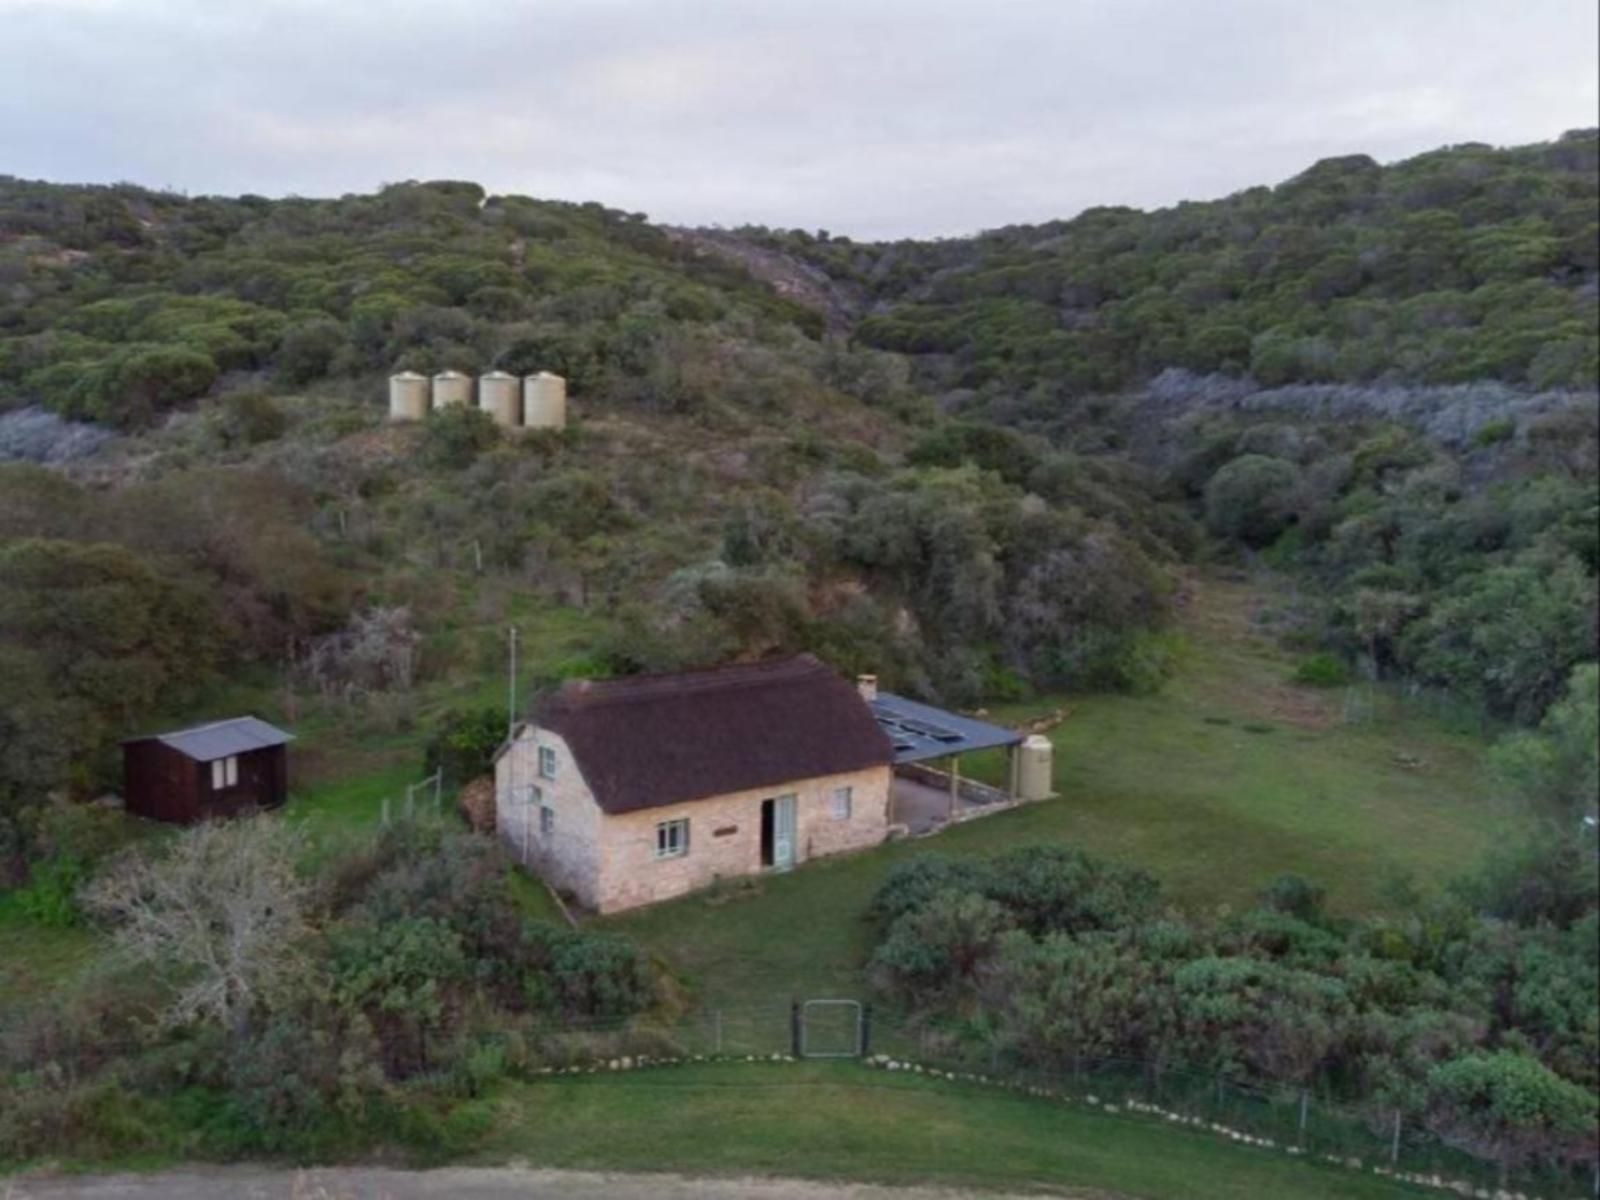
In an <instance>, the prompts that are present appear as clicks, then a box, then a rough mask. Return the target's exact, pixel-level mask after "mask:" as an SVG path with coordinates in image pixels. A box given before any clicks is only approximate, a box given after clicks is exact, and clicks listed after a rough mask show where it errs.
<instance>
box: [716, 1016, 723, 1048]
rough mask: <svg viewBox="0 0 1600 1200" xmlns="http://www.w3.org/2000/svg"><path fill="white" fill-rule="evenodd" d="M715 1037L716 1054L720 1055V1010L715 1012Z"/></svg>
mask: <svg viewBox="0 0 1600 1200" xmlns="http://www.w3.org/2000/svg"><path fill="white" fill-rule="evenodd" d="M716 1037H717V1053H718V1054H721V1053H722V1010H721V1009H720V1008H719V1009H717V1011H716Z"/></svg>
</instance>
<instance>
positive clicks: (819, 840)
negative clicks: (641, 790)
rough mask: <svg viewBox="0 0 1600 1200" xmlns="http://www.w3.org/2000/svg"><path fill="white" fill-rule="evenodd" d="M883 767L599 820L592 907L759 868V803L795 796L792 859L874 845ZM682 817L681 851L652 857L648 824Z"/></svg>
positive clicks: (883, 818) (659, 896)
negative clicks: (845, 798)
mask: <svg viewBox="0 0 1600 1200" xmlns="http://www.w3.org/2000/svg"><path fill="white" fill-rule="evenodd" d="M890 774H891V773H890V770H889V767H888V766H881V767H869V768H867V769H866V770H862V771H852V772H849V773H847V774H842V775H823V776H819V777H818V778H815V779H803V780H796V781H795V782H793V783H786V784H780V785H778V786H775V787H764V788H757V789H753V790H751V791H745V792H732V793H730V794H728V795H725V796H714V797H710V798H708V799H705V800H691V801H688V802H686V803H683V804H672V805H667V806H664V807H661V808H646V809H640V810H638V811H636V812H630V813H623V814H620V815H615V816H612V815H607V816H606V817H605V818H604V820H603V836H604V839H605V849H604V853H603V854H602V855H601V866H600V899H599V903H598V904H595V905H594V907H595V908H598V909H599V910H600V911H601V912H617V911H619V910H621V909H624V908H633V907H635V906H637V905H640V904H653V903H655V902H656V901H658V900H666V899H669V898H670V897H673V896H681V895H683V894H684V893H685V892H690V891H693V890H695V889H696V888H701V887H706V886H707V885H709V884H711V883H713V882H715V881H716V880H717V879H718V878H723V879H732V878H737V877H738V876H741V875H754V874H756V873H758V872H759V871H761V870H762V869H763V868H762V866H761V802H762V801H763V800H770V799H773V798H774V797H777V796H784V795H789V794H793V795H794V797H795V862H796V864H797V865H798V864H799V863H803V862H805V861H806V860H807V859H811V858H820V857H821V856H823V855H825V854H837V853H839V852H841V851H844V850H856V849H861V848H864V847H867V846H875V845H877V844H878V843H879V842H881V841H883V839H884V836H885V835H886V834H887V832H888V828H889V781H890ZM840 787H849V788H851V789H852V795H851V811H850V816H849V818H848V819H840V818H836V817H834V816H833V811H832V798H833V792H834V789H835V788H840ZM679 819H687V820H688V822H689V852H688V853H687V854H684V855H681V856H678V857H674V858H657V857H656V826H657V825H659V824H661V823H663V822H665V821H674V820H679Z"/></svg>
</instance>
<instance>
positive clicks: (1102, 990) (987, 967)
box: [868, 829, 1600, 1167]
mask: <svg viewBox="0 0 1600 1200" xmlns="http://www.w3.org/2000/svg"><path fill="white" fill-rule="evenodd" d="M1564 844H1565V845H1566V846H1567V847H1568V848H1570V850H1571V851H1573V852H1575V853H1576V854H1577V856H1578V857H1580V858H1583V859H1585V860H1586V862H1587V866H1588V868H1589V871H1590V874H1591V875H1592V868H1593V844H1592V837H1590V838H1589V839H1588V840H1587V841H1585V840H1584V839H1583V837H1582V835H1580V834H1579V833H1578V832H1577V831H1575V830H1572V829H1568V830H1567V831H1566V833H1565V838H1564ZM1550 873H1551V872H1550V862H1549V860H1548V858H1547V857H1545V856H1543V855H1542V854H1533V855H1528V854H1524V855H1523V856H1521V857H1520V858H1518V859H1517V860H1515V862H1514V863H1512V864H1504V863H1498V864H1493V865H1490V866H1488V867H1486V868H1485V869H1484V870H1483V871H1481V872H1478V873H1475V874H1474V875H1473V876H1471V877H1469V878H1468V879H1466V880H1464V881H1463V883H1462V886H1461V887H1460V889H1459V895H1460V896H1461V897H1463V898H1465V900H1466V901H1467V902H1466V903H1465V904H1463V903H1460V902H1458V901H1455V900H1444V901H1426V902H1424V901H1419V902H1418V903H1416V904H1415V905H1414V910H1413V911H1412V912H1411V913H1410V914H1408V916H1407V918H1406V920H1405V921H1403V922H1390V921H1381V920H1379V921H1363V920H1354V919H1349V918H1342V919H1340V918H1334V917H1331V916H1330V915H1329V914H1328V913H1327V912H1326V911H1325V910H1324V908H1323V895H1322V891H1321V889H1320V888H1318V887H1317V886H1316V885H1314V884H1312V883H1310V882H1309V881H1307V880H1304V879H1301V878H1299V877H1296V876H1282V877H1280V878H1278V879H1276V880H1274V881H1273V882H1272V884H1271V885H1269V887H1268V888H1267V889H1266V890H1265V891H1264V892H1263V894H1262V897H1261V906H1260V907H1257V908H1253V909H1248V910H1245V911H1242V912H1227V911H1222V912H1218V913H1215V914H1208V915H1190V916H1179V915H1177V914H1175V913H1172V912H1166V913H1163V912H1161V911H1160V910H1159V909H1158V907H1157V890H1156V885H1155V882H1154V881H1153V880H1151V879H1149V878H1148V877H1147V876H1145V875H1143V873H1141V872H1137V871H1131V870H1128V869H1125V868H1119V867H1116V866H1113V865H1111V864H1107V863H1103V862H1099V861H1096V860H1094V859H1090V858H1088V857H1086V856H1084V855H1082V854H1080V853H1078V852H1076V851H1072V850H1069V849H1066V848H1063V847H1054V846H1039V847H1027V848H1024V849H1020V850H1014V851H1010V852H1008V853H1005V854H1002V855H999V856H996V857H994V858H990V859H984V860H978V859H954V858H948V857H945V856H941V855H937V854H929V855H919V856H917V857H915V858H911V859H907V860H904V861H902V862H900V863H897V864H896V865H895V867H894V868H893V869H892V870H891V871H890V873H889V875H888V876H887V877H886V878H885V880H884V883H883V885H882V887H881V888H880V890H879V891H878V893H877V895H876V896H875V897H874V899H873V902H872V905H871V906H870V907H869V910H868V914H869V916H870V917H871V918H872V920H873V921H874V924H875V926H876V928H877V930H878V940H877V944H876V946H875V948H874V950H873V953H872V957H871V960H870V971H871V977H872V979H873V981H874V983H875V984H876V986H877V987H879V988H880V989H881V990H882V991H883V992H884V994H885V995H886V996H888V997H889V998H891V999H892V1000H893V1001H894V1002H895V1003H897V1004H899V1005H902V1006H904V1007H906V1008H908V1009H910V1010H912V1012H913V1013H914V1014H915V1015H917V1016H919V1017H921V1018H925V1019H927V1020H929V1021H930V1022H937V1023H939V1024H940V1025H941V1026H942V1027H943V1028H945V1029H946V1030H948V1031H951V1032H952V1033H953V1035H954V1036H957V1037H958V1038H961V1037H965V1038H970V1039H973V1040H974V1042H975V1045H974V1046H973V1049H974V1050H980V1049H981V1051H982V1053H983V1054H984V1055H985V1056H986V1057H987V1058H989V1059H990V1060H991V1061H993V1060H995V1059H996V1058H1004V1059H1005V1060H1006V1061H1008V1062H1009V1063H1011V1064H1012V1065H1014V1066H1019V1067H1023V1068H1030V1069H1032V1068H1051V1069H1062V1070H1065V1069H1070V1068H1072V1067H1074V1066H1075V1064H1076V1063H1077V1062H1078V1060H1079V1059H1080V1058H1083V1057H1089V1058H1122V1059H1134V1060H1140V1061H1142V1062H1144V1063H1145V1064H1146V1068H1147V1069H1148V1070H1151V1071H1154V1072H1158V1073H1159V1072H1162V1071H1167V1070H1182V1071H1204V1072H1207V1073H1209V1074H1212V1075H1215V1076H1217V1077H1219V1078H1225V1079H1231V1080H1234V1081H1237V1082H1239V1083H1241V1084H1244V1085H1246V1086H1256V1087H1268V1088H1274V1087H1290V1086H1292V1087H1295V1088H1315V1089H1318V1090H1319V1091H1320V1092H1322V1093H1324V1094H1327V1095H1329V1096H1332V1097H1335V1098H1338V1099H1342V1100H1346V1101H1351V1102H1363V1103H1365V1102H1377V1103H1379V1104H1381V1105H1382V1106H1383V1107H1384V1110H1385V1111H1386V1112H1392V1111H1395V1110H1399V1111H1400V1112H1401V1113H1402V1114H1403V1117H1404V1119H1405V1120H1407V1121H1415V1122H1422V1123H1426V1124H1428V1125H1429V1126H1430V1127H1431V1128H1433V1129H1434V1130H1436V1131H1438V1132H1439V1133H1441V1134H1442V1135H1443V1136H1445V1137H1446V1139H1447V1140H1449V1141H1450V1142H1451V1143H1452V1144H1454V1145H1458V1146H1463V1147H1465V1148H1467V1149H1469V1150H1470V1151H1472V1152H1473V1153H1477V1154H1480V1155H1482V1156H1484V1157H1486V1158H1490V1159H1496V1160H1499V1161H1500V1162H1501V1163H1502V1164H1504V1165H1505V1166H1507V1167H1516V1166H1522V1165H1526V1164H1528V1163H1531V1162H1540V1163H1544V1164H1561V1163H1565V1162H1568V1161H1571V1160H1573V1159H1576V1158H1580V1157H1581V1156H1582V1155H1583V1154H1585V1153H1591V1152H1592V1145H1590V1144H1588V1143H1586V1142H1585V1141H1584V1139H1583V1137H1581V1136H1580V1131H1582V1130H1587V1131H1591V1132H1592V1129H1593V1120H1594V1104H1595V1101H1594V1095H1593V1088H1594V1087H1595V1086H1596V1084H1597V1083H1600V1076H1597V1074H1596V1068H1595V1066H1594V1061H1595V1058H1596V1056H1595V1054H1594V1051H1595V1050H1596V1049H1597V1048H1600V1042H1597V1040H1596V1039H1597V1032H1596V1031H1597V1028H1600V1027H1597V1025H1596V1020H1595V1017H1596V1008H1595V1002H1594V996H1595V989H1596V988H1597V987H1600V955H1597V953H1596V949H1595V947H1596V944H1597V943H1596V939H1595V934H1596V921H1597V919H1600V917H1597V913H1596V909H1597V904H1600V897H1597V896H1596V895H1595V889H1594V887H1593V886H1592V884H1591V886H1589V887H1588V889H1587V891H1586V892H1585V891H1583V890H1582V889H1580V890H1578V891H1576V892H1562V891H1560V889H1553V888H1550V887H1549V886H1548V878H1549V875H1550ZM1572 877H1573V878H1574V879H1575V878H1576V876H1575V875H1574V876H1572ZM1512 895H1514V896H1516V897H1517V901H1518V907H1517V908H1515V909H1514V910H1509V909H1505V908H1503V907H1497V906H1503V902H1504V900H1505V898H1506V897H1507V896H1512ZM1574 900H1576V903H1574ZM1506 918H1511V919H1512V920H1514V921H1515V922H1517V923H1515V924H1513V923H1509V922H1508V921H1507V919H1506Z"/></svg>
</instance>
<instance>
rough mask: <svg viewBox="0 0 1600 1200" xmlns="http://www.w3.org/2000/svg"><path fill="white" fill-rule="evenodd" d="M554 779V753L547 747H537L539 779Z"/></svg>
mask: <svg viewBox="0 0 1600 1200" xmlns="http://www.w3.org/2000/svg"><path fill="white" fill-rule="evenodd" d="M555 777H556V752H555V751H554V750H552V749H551V748H550V747H549V746H540V747H539V778H541V779H554V778H555Z"/></svg>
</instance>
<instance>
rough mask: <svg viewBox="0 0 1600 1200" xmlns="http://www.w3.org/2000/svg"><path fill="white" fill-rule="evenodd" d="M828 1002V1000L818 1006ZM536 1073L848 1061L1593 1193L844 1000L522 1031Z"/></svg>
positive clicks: (1301, 1148) (1532, 1171)
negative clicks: (1042, 1060) (958, 1033)
mask: <svg viewBox="0 0 1600 1200" xmlns="http://www.w3.org/2000/svg"><path fill="white" fill-rule="evenodd" d="M827 999H828V1000H829V1001H832V998H827ZM533 1045H534V1049H535V1055H534V1059H535V1061H537V1062H538V1066H537V1067H535V1068H534V1071H535V1073H536V1074H546V1075H548V1074H560V1073H579V1072H586V1071H615V1070H627V1069H636V1068H640V1067H652V1066H669V1065H676V1064H679V1063H682V1062H684V1061H689V1062H693V1061H697V1060H699V1061H708V1060H709V1061H715V1060H728V1059H733V1060H740V1059H749V1060H757V1061H763V1060H764V1061H772V1060H774V1059H776V1060H779V1061H787V1060H800V1059H838V1058H855V1059H859V1060H861V1061H864V1062H866V1063H867V1064H869V1065H872V1066H875V1067H878V1068H880V1069H885V1070H893V1071H907V1072H912V1073H916V1074H921V1075H927V1076H933V1077H936V1078H941V1079H945V1080H948V1081H949V1082H951V1083H953V1084H961V1085H970V1086H984V1087H997V1088H1007V1089H1011V1090H1015V1091H1022V1092H1025V1093H1027V1094H1030V1095H1033V1096H1037V1097H1039V1098H1041V1099H1055V1100H1059V1101H1065V1102H1073V1103H1083V1104H1089V1105H1092V1106H1094V1107H1097V1108H1100V1109H1102V1110H1105V1111H1111V1112H1119V1113H1126V1114H1134V1115H1137V1116H1142V1117H1145V1118H1147V1119H1151V1120H1159V1121H1162V1122H1164V1123H1167V1124H1169V1125H1171V1126H1173V1127H1174V1129H1175V1130H1176V1129H1179V1128H1183V1129H1189V1130H1194V1129H1199V1130H1202V1131H1205V1132H1207V1133H1210V1134H1212V1135H1214V1136H1221V1137H1226V1138H1228V1139H1230V1140H1232V1141H1235V1142H1239V1143H1243V1144H1247V1145H1252V1146H1257V1147H1261V1148H1263V1149H1268V1150H1276V1151H1278V1152H1282V1153H1286V1154H1290V1155H1295V1156H1303V1157H1306V1158H1311V1159H1316V1160H1319V1161H1324V1162H1333V1163H1337V1164H1339V1165H1341V1166H1343V1167H1347V1168H1350V1169H1355V1170H1361V1171H1365V1172H1368V1173H1374V1172H1375V1173H1378V1174H1383V1175H1388V1176H1392V1177H1394V1178H1397V1179H1402V1180H1404V1181H1406V1182H1411V1183H1418V1184H1423V1185H1431V1186H1435V1187H1442V1188H1453V1189H1454V1190H1455V1191H1457V1192H1458V1193H1462V1192H1464V1193H1465V1194H1468V1195H1481V1196H1484V1197H1495V1196H1500V1195H1511V1194H1514V1193H1521V1194H1523V1195H1525V1196H1538V1197H1546V1198H1549V1200H1557V1198H1562V1200H1565V1198H1567V1197H1593V1196H1600V1163H1597V1161H1596V1160H1595V1159H1594V1158H1592V1157H1589V1158H1586V1159H1584V1160H1581V1161H1570V1162H1566V1163H1562V1164H1549V1163H1547V1164H1545V1165H1542V1166H1522V1167H1520V1168H1515V1169H1513V1168H1510V1167H1502V1166H1501V1165H1500V1164H1497V1163H1494V1162H1486V1161H1485V1160H1484V1159H1482V1158H1480V1157H1476V1156H1474V1155H1472V1154H1470V1153H1468V1152H1466V1151H1465V1150H1464V1149H1462V1148H1460V1147H1458V1146H1453V1145H1450V1144H1448V1143H1447V1142H1446V1141H1444V1140H1443V1139H1441V1138H1440V1137H1439V1136H1437V1135H1436V1134H1435V1133H1433V1132H1431V1131H1430V1130H1428V1129H1427V1128H1425V1127H1424V1126H1423V1125H1422V1124H1421V1122H1420V1121H1419V1120H1418V1119H1416V1118H1414V1117H1408V1116H1407V1115H1406V1114H1405V1113H1404V1112H1402V1111H1401V1110H1400V1109H1398V1108H1396V1107H1394V1106H1392V1105H1386V1104H1383V1103H1380V1102H1372V1103H1368V1104H1350V1103H1348V1102H1340V1101H1337V1100H1335V1099H1333V1098H1332V1097H1329V1096H1327V1095H1323V1094H1319V1093H1317V1092H1316V1091H1313V1090H1311V1089H1299V1088H1271V1087H1262V1086H1257V1085H1253V1084H1249V1083H1245V1082H1242V1081H1239V1080H1237V1079H1233V1078H1230V1077H1227V1076H1223V1075H1218V1074H1215V1073H1212V1072H1204V1071H1191V1070H1186V1069H1183V1068H1181V1067H1178V1066H1174V1065H1172V1064H1166V1063H1155V1062H1150V1061H1143V1060H1135V1059H1125V1058H1101V1057H1088V1056H1084V1057H1079V1058H1076V1059H1074V1060H1072V1061H1071V1062H1069V1063H1064V1064H1058V1065H1055V1066H1052V1067H1038V1066H1029V1065H1025V1064H1022V1063H1019V1062H1017V1061H1015V1060H1014V1059H1013V1058H1011V1057H1010V1056H1008V1055H1007V1054H1006V1053H1005V1052H1004V1051H1003V1050H1001V1049H1000V1048H999V1047H998V1046H984V1045H981V1044H978V1043H975V1042H972V1041H970V1040H965V1039H961V1038H957V1037H954V1036H951V1035H949V1034H947V1033H944V1032H942V1031H940V1030H938V1029H937V1028H932V1027H929V1026H927V1025H925V1024H922V1023H918V1022H913V1021H909V1020H907V1019H905V1018H903V1017H901V1016H899V1015H897V1014H894V1013H891V1012H888V1011H884V1010H881V1009H875V1008H874V1006H872V1005H871V1004H858V1003H857V1002H856V1001H854V1000H849V999H846V1000H844V1001H843V1002H829V1003H819V1000H818V999H813V1000H809V1001H807V1000H795V1001H791V1002H787V1003H775V1004H768V1005H761V1006H754V1007H751V1006H741V1007H730V1008H711V1009H707V1010H705V1011H703V1012H697V1013H695V1014H693V1015H692V1016H690V1017H688V1018H686V1019H684V1020H682V1021H678V1022H675V1023H672V1024H670V1025H661V1024H656V1023H652V1022H646V1021H611V1022H605V1021H598V1022H577V1023H561V1024H556V1025H548V1026H545V1027H543V1028H541V1029H539V1030H537V1031H535V1032H534V1034H533Z"/></svg>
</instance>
